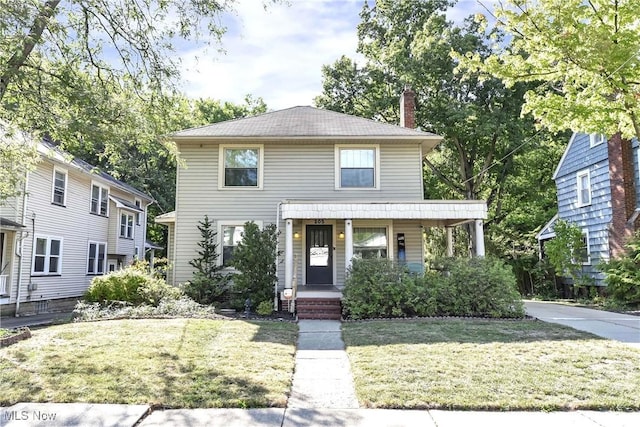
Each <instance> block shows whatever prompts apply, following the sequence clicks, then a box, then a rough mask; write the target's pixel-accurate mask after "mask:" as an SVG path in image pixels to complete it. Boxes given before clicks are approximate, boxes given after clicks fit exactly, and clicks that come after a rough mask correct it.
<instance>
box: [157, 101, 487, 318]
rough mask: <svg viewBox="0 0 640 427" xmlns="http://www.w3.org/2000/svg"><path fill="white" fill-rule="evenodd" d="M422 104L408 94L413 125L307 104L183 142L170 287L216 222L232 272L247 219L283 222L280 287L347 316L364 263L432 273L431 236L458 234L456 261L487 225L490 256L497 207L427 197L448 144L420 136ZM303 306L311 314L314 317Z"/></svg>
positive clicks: (171, 220) (407, 117) (404, 117)
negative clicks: (438, 230) (348, 280)
mask: <svg viewBox="0 0 640 427" xmlns="http://www.w3.org/2000/svg"><path fill="white" fill-rule="evenodd" d="M414 97H415V94H414V92H413V91H411V90H410V88H408V89H407V90H405V92H404V94H403V96H402V99H401V122H402V126H395V125H389V124H383V123H379V122H376V121H373V120H368V119H363V118H359V117H354V116H349V115H346V114H341V113H337V112H333V111H327V110H322V109H317V108H312V107H305V106H303V107H293V108H289V109H285V110H280V111H274V112H270V113H266V114H262V115H258V116H254V117H248V118H243V119H238V120H231V121H226V122H221V123H216V124H212V125H209V126H204V127H199V128H194V129H187V130H183V131H180V132H177V133H175V134H173V135H172V139H173V140H174V141H175V143H176V144H177V145H178V150H179V152H180V158H181V163H180V166H179V167H178V173H177V191H176V209H175V212H171V213H169V214H166V215H164V216H161V217H158V218H156V221H157V222H159V223H163V224H166V225H167V226H168V227H169V242H168V257H169V260H170V264H171V265H172V270H171V271H170V274H169V278H170V280H172V281H173V282H174V283H183V282H186V281H188V280H190V279H191V278H192V273H193V271H192V268H191V266H190V265H189V261H190V260H192V259H193V258H195V257H196V250H197V248H198V247H197V242H198V241H199V240H200V234H199V232H198V229H197V225H198V222H199V221H201V220H202V219H203V218H204V216H205V215H208V217H209V218H210V220H212V221H215V224H216V227H217V232H218V237H219V244H220V246H219V247H220V258H219V262H220V263H221V264H222V265H229V262H230V260H231V259H232V257H233V248H234V247H235V246H236V245H237V244H238V242H239V241H240V240H241V238H242V230H243V224H244V223H245V222H246V221H254V222H256V223H257V224H258V225H259V226H264V225H266V224H276V226H277V228H278V230H279V231H280V238H279V250H280V251H281V252H282V253H283V255H282V257H281V258H280V260H279V265H278V285H277V291H282V290H283V289H289V288H293V287H294V285H297V298H298V302H299V303H300V302H301V301H302V300H308V299H313V298H317V299H318V300H320V299H324V300H330V299H332V300H335V301H337V302H338V309H337V314H336V313H334V314H336V315H337V316H338V318H339V301H340V296H341V289H342V288H343V286H344V281H345V275H346V272H347V270H348V268H349V266H350V265H351V261H352V259H354V258H370V257H384V258H390V259H394V260H397V261H398V262H403V263H408V264H410V265H414V266H415V265H416V264H417V265H418V266H423V265H424V245H423V232H424V229H425V228H426V227H431V226H441V227H447V228H448V230H449V232H448V237H449V239H448V242H449V247H448V249H449V251H450V253H452V235H453V234H452V233H451V227H454V226H458V225H460V224H464V223H467V222H475V223H476V225H477V226H476V227H475V229H476V230H477V231H476V234H477V236H476V240H477V241H478V244H477V254H478V255H484V236H483V227H482V224H483V220H484V219H486V216H487V209H486V203H485V202H483V201H436V200H423V199H424V197H423V194H424V191H423V185H424V184H423V176H422V173H423V162H422V159H423V156H425V155H426V154H427V153H429V152H430V151H431V150H432V149H433V148H434V147H435V146H436V145H437V144H438V142H439V141H440V140H441V139H442V138H441V137H440V136H438V135H435V134H432V133H429V132H422V131H419V130H415V129H413V127H414V117H415V116H414V115H415V101H414ZM277 294H278V292H274V296H275V295H277ZM307 302H308V301H307ZM324 302H327V301H324ZM301 308H302V305H301V304H299V305H298V316H299V317H300V318H305V317H313V315H314V313H311V312H309V313H303V312H301ZM309 310H310V311H311V310H312V309H311V308H309ZM316 314H317V313H316ZM325 314H326V313H325Z"/></svg>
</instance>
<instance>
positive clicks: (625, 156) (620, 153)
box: [607, 133, 637, 258]
mask: <svg viewBox="0 0 640 427" xmlns="http://www.w3.org/2000/svg"><path fill="white" fill-rule="evenodd" d="M607 150H608V153H609V181H610V183H611V211H612V217H611V224H610V225H609V250H610V254H611V257H612V258H615V257H617V256H619V255H622V253H623V252H624V245H625V243H626V242H627V240H629V238H630V237H632V236H633V233H634V231H635V230H636V227H635V224H634V222H635V220H636V216H637V215H634V213H635V209H636V188H635V178H634V173H633V172H634V171H633V150H632V148H631V141H628V140H624V139H622V136H621V135H620V133H616V134H615V135H613V136H612V137H611V138H609V140H608V141H607Z"/></svg>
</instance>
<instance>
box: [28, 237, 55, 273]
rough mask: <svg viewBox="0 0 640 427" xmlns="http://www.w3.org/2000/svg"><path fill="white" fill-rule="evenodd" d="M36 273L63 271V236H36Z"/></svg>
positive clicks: (34, 253) (34, 261)
mask: <svg viewBox="0 0 640 427" xmlns="http://www.w3.org/2000/svg"><path fill="white" fill-rule="evenodd" d="M32 265H33V268H32V271H31V273H32V274H34V275H48V274H60V272H61V271H62V238H61V237H50V236H36V238H35V247H34V250H33V263H32Z"/></svg>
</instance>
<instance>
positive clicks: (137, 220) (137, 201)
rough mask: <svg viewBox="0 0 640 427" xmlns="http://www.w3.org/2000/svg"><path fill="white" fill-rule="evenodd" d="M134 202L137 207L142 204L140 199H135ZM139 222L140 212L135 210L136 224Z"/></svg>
mask: <svg viewBox="0 0 640 427" xmlns="http://www.w3.org/2000/svg"><path fill="white" fill-rule="evenodd" d="M135 204H136V207H137V208H138V209H141V208H140V206H141V205H142V201H141V200H140V199H136V200H135ZM140 224H141V223H140V212H136V225H140Z"/></svg>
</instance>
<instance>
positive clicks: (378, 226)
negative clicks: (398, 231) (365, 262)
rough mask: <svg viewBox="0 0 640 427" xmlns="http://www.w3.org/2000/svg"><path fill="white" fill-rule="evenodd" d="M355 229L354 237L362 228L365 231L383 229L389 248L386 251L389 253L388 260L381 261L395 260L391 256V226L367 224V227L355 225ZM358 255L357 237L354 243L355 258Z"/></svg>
mask: <svg viewBox="0 0 640 427" xmlns="http://www.w3.org/2000/svg"><path fill="white" fill-rule="evenodd" d="M352 228H353V235H354V236H355V234H356V229H360V228H364V229H367V228H369V229H375V228H378V229H383V230H384V233H385V239H386V241H387V247H386V251H387V256H386V258H381V259H388V260H393V259H394V258H393V256H392V254H391V235H390V230H391V227H390V226H389V224H379V225H373V224H367V225H360V224H357V225H356V224H353V226H352ZM355 255H356V245H355V237H354V242H353V256H354V258H355Z"/></svg>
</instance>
